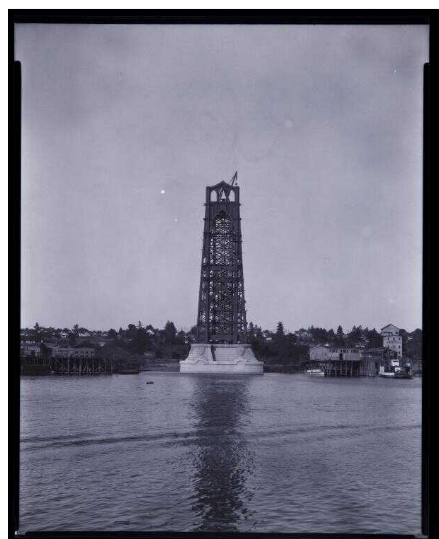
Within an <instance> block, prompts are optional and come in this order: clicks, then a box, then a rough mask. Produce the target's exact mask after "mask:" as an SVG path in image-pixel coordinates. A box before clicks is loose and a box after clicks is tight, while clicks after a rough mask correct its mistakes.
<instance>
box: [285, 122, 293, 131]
mask: <svg viewBox="0 0 439 539" xmlns="http://www.w3.org/2000/svg"><path fill="white" fill-rule="evenodd" d="M284 126H285V128H286V129H291V128H292V127H293V122H292V121H291V120H285V121H284Z"/></svg>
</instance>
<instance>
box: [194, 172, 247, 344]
mask: <svg viewBox="0 0 439 539" xmlns="http://www.w3.org/2000/svg"><path fill="white" fill-rule="evenodd" d="M235 178H236V174H235V176H234V180H235ZM232 183H234V181H233V180H232ZM240 205H241V204H240V202H239V187H238V186H237V185H232V184H228V183H226V182H224V181H223V182H220V183H218V184H216V185H214V186H213V187H206V203H205V206H206V215H205V217H204V234H203V251H202V258H201V278H200V293H199V299H198V319H197V341H198V342H205V343H207V342H213V343H215V342H216V343H224V344H225V343H229V344H232V343H245V342H246V333H247V322H246V313H245V299H244V274H243V267H242V236H241V217H240V211H239V209H240Z"/></svg>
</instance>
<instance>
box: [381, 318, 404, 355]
mask: <svg viewBox="0 0 439 539" xmlns="http://www.w3.org/2000/svg"><path fill="white" fill-rule="evenodd" d="M381 336H382V338H383V346H384V348H390V350H393V351H395V352H396V355H397V357H398V359H401V358H402V337H401V335H400V334H399V328H397V327H396V326H394V325H393V324H387V326H384V327H383V328H381Z"/></svg>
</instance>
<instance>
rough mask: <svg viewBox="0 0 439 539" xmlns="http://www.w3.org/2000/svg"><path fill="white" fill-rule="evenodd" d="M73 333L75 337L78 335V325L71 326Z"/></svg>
mask: <svg viewBox="0 0 439 539" xmlns="http://www.w3.org/2000/svg"><path fill="white" fill-rule="evenodd" d="M73 333H74V334H75V335H78V333H79V324H75V325H74V326H73Z"/></svg>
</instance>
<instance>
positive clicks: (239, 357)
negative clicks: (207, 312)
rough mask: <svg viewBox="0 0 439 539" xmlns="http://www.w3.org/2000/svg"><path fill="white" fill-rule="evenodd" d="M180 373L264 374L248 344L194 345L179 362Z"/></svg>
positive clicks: (260, 364) (262, 367) (262, 366)
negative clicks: (185, 357)
mask: <svg viewBox="0 0 439 539" xmlns="http://www.w3.org/2000/svg"><path fill="white" fill-rule="evenodd" d="M180 372H181V373H200V374H264V364H263V363H262V362H261V361H258V360H257V359H256V358H255V356H254V354H253V351H252V349H251V345H250V344H214V345H211V344H206V343H194V344H192V345H191V349H190V352H189V355H188V357H187V359H185V360H184V361H180Z"/></svg>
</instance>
